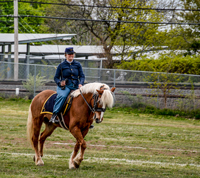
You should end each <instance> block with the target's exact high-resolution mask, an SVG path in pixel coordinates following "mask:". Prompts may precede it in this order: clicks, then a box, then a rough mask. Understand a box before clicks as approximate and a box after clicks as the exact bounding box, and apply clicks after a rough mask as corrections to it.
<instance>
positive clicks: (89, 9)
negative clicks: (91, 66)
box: [46, 0, 161, 68]
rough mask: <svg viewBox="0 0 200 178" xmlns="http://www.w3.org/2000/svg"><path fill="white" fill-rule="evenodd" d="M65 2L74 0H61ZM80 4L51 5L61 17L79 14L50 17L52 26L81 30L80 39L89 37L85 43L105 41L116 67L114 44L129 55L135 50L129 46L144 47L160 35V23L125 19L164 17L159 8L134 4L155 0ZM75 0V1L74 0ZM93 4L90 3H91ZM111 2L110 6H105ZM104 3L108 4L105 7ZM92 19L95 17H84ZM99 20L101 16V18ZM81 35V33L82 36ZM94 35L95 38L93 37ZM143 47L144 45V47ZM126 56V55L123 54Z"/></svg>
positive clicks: (80, 0) (110, 65) (106, 51)
mask: <svg viewBox="0 0 200 178" xmlns="http://www.w3.org/2000/svg"><path fill="white" fill-rule="evenodd" d="M57 1H58V2H62V3H66V4H67V3H70V2H71V1H67V2H66V1H63V0H57ZM74 3H76V4H77V5H81V6H75V7H74V6H70V7H67V6H60V7H59V8H60V10H59V11H57V8H56V7H55V6H54V7H53V6H51V8H50V9H49V14H48V15H50V14H51V15H52V14H56V15H57V16H60V17H67V18H76V19H79V20H77V21H63V20H50V21H46V24H47V26H49V27H50V28H49V29H50V30H52V31H56V32H62V31H64V30H66V31H67V32H68V33H69V32H74V33H76V32H77V33H78V34H77V37H78V38H79V39H78V38H77V42H78V41H79V40H80V38H82V39H85V41H84V44H95V45H102V52H103V56H101V57H106V58H107V60H106V67H108V68H113V64H114V62H113V53H112V50H113V47H114V46H115V45H122V46H124V48H122V49H120V48H119V49H118V50H120V51H119V53H120V54H124V53H126V54H125V55H128V53H132V52H133V51H131V50H128V49H129V48H126V49H125V47H127V46H129V47H130V46H131V47H132V46H135V45H142V50H145V49H146V48H147V47H150V46H153V45H154V44H155V43H154V42H155V41H156V40H155V38H157V37H158V34H157V33H158V25H146V24H136V23H132V24H131V23H125V22H123V21H130V22H131V21H143V22H145V21H157V20H158V19H160V18H161V17H160V16H159V13H158V12H156V11H154V12H153V11H145V10H134V9H131V8H141V7H153V5H154V4H153V3H151V1H148V0H143V1H137V0H123V1H122V0H92V1H87V0H78V1H76V2H74ZM74 3H73V4H74ZM154 3H155V1H154ZM88 5H90V6H88ZM105 6H107V8H105ZM102 7H104V8H102ZM80 19H89V20H91V21H87V20H85V21H81V20H80ZM95 20H100V21H101V22H97V21H95ZM86 34H92V36H90V38H87V39H86V38H84V37H85V36H87V35H86ZM80 36H81V37H80ZM91 39H92V40H91ZM88 40H89V41H88ZM140 51H141V49H140ZM122 60H123V58H122Z"/></svg>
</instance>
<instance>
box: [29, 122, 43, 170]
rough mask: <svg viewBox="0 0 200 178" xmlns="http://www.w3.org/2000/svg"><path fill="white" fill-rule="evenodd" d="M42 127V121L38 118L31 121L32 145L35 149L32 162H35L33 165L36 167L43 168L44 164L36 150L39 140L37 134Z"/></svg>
mask: <svg viewBox="0 0 200 178" xmlns="http://www.w3.org/2000/svg"><path fill="white" fill-rule="evenodd" d="M41 126H42V120H41V119H40V118H35V119H34V120H33V131H34V132H33V135H32V143H33V147H34V149H35V156H34V158H33V160H34V161H35V164H36V165H37V166H43V165H44V162H43V161H42V158H41V155H40V152H39V149H38V139H39V134H40V129H41Z"/></svg>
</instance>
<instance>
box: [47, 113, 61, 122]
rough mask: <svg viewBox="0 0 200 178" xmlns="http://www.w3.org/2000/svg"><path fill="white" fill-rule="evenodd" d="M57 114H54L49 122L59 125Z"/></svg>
mask: <svg viewBox="0 0 200 178" xmlns="http://www.w3.org/2000/svg"><path fill="white" fill-rule="evenodd" d="M56 117H57V114H53V115H52V117H51V119H50V120H49V122H51V123H54V124H59V121H58V120H57V119H56Z"/></svg>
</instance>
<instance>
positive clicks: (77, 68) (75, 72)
mask: <svg viewBox="0 0 200 178" xmlns="http://www.w3.org/2000/svg"><path fill="white" fill-rule="evenodd" d="M61 66H62V74H63V78H62V77H61ZM61 78H62V79H61ZM66 78H67V79H68V82H67V83H66V85H70V84H71V83H73V84H74V86H75V87H76V88H78V84H81V85H83V84H84V81H85V75H84V74H83V70H82V66H81V64H80V63H79V62H77V61H75V60H73V62H72V63H69V62H67V61H66V60H65V61H64V62H62V63H61V64H59V65H58V67H57V70H56V74H55V76H54V81H55V82H56V84H57V85H58V86H60V81H61V80H64V79H66Z"/></svg>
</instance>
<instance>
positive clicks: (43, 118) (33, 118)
mask: <svg viewBox="0 0 200 178" xmlns="http://www.w3.org/2000/svg"><path fill="white" fill-rule="evenodd" d="M114 91H115V87H113V88H111V89H110V87H109V86H108V85H106V84H104V83H88V84H85V85H83V86H82V87H81V88H80V89H77V90H75V91H73V92H72V93H71V95H72V96H73V100H72V103H71V107H70V110H69V111H68V112H67V113H66V114H65V115H64V116H63V120H64V124H65V125H66V126H67V128H68V130H69V131H70V133H71V134H72V135H73V136H74V137H75V139H76V144H75V146H74V149H73V152H72V154H71V157H70V159H69V169H77V168H79V166H80V164H81V162H82V161H83V156H84V152H85V149H86V142H85V140H84V137H85V136H86V135H87V133H88V131H89V128H90V125H91V124H92V123H93V120H95V121H96V123H101V122H102V121H103V115H104V112H105V110H106V107H109V108H112V107H113V104H114V97H113V92H114ZM53 93H55V91H53V90H44V91H42V92H40V93H39V94H37V95H36V96H35V97H34V98H33V100H32V102H31V104H30V106H29V113H28V120H27V137H28V140H29V141H30V143H31V145H32V147H33V149H34V150H35V155H34V157H33V160H34V162H35V164H36V165H37V166H43V165H44V162H43V160H42V157H43V146H44V142H45V140H46V138H47V137H49V136H50V135H51V134H52V133H53V131H54V130H55V129H56V128H57V127H61V126H60V125H59V124H54V123H50V122H49V120H50V118H51V116H52V114H51V113H41V109H42V107H43V104H44V103H45V101H46V100H47V99H48V98H49V97H50V96H51V95H52V94H53ZM43 123H44V124H45V129H44V131H43V132H42V133H41V134H40V130H41V127H42V124H43ZM79 150H80V152H79ZM78 152H79V153H78Z"/></svg>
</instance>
